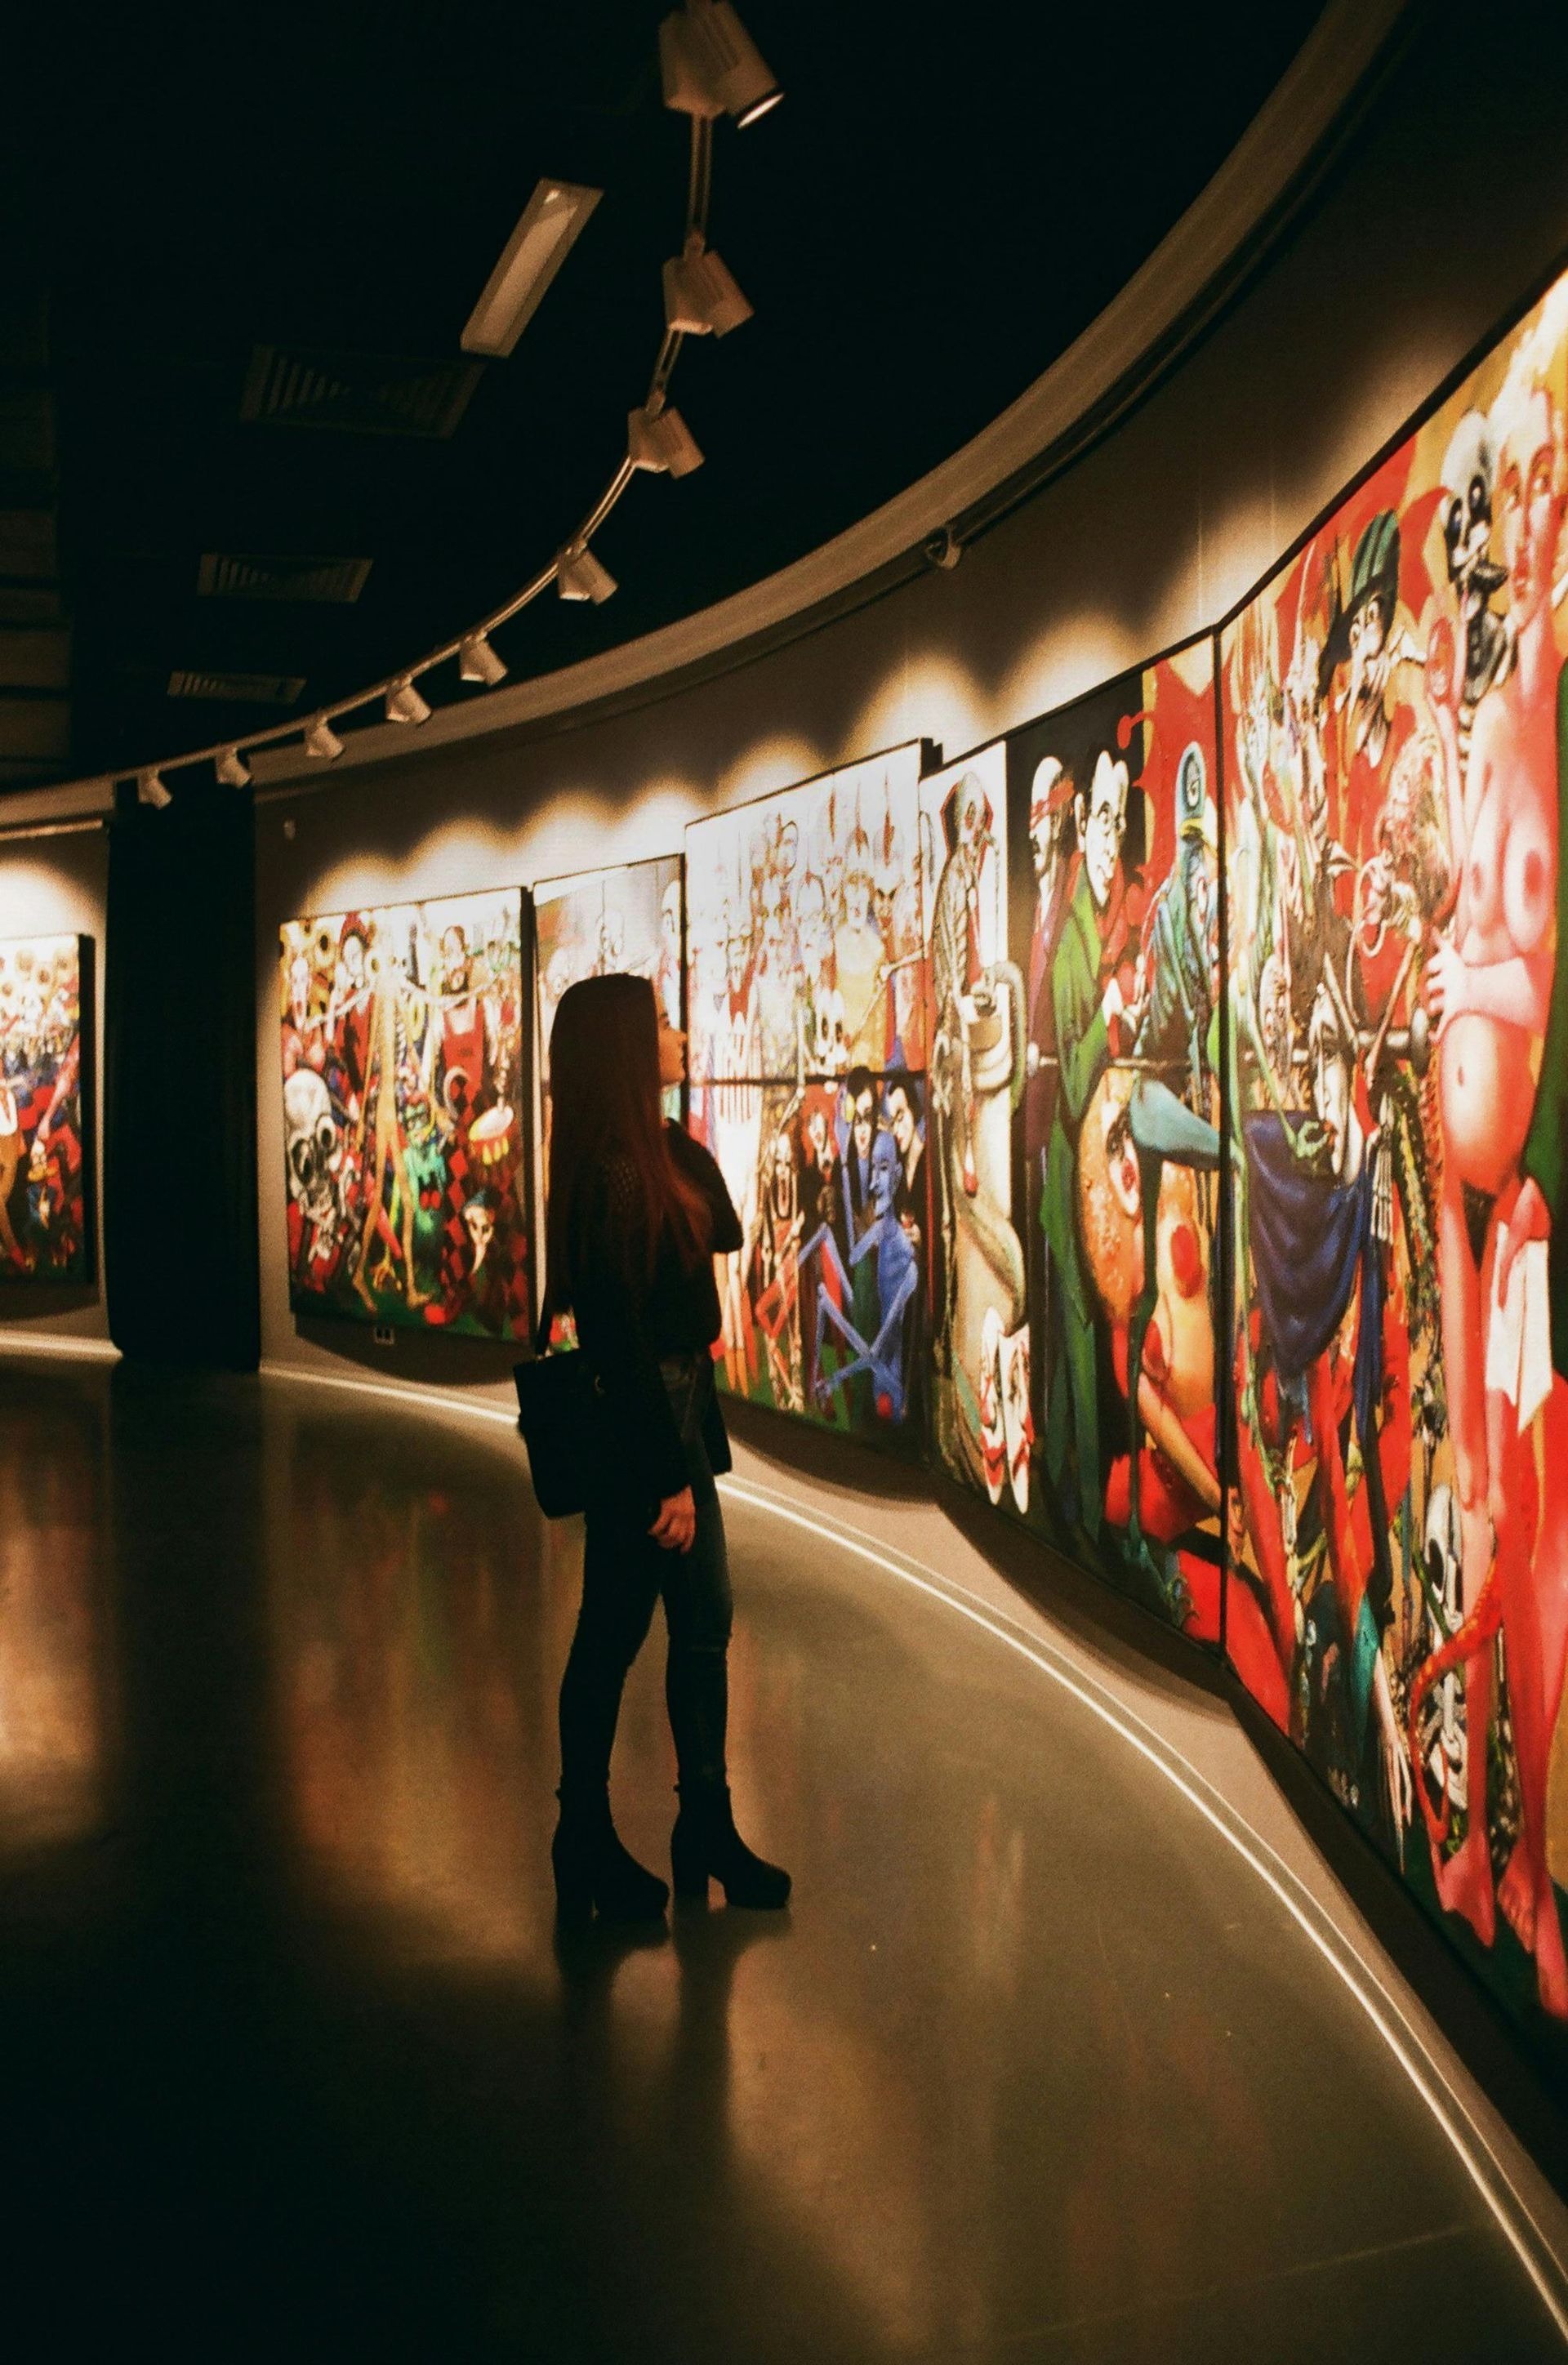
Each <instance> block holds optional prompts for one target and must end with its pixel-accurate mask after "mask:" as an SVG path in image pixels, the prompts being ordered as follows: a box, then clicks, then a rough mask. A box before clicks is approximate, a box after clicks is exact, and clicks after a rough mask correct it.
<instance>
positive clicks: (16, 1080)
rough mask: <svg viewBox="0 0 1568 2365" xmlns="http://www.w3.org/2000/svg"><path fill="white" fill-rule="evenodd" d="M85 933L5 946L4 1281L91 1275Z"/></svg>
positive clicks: (1, 1045) (0, 1158)
mask: <svg viewBox="0 0 1568 2365" xmlns="http://www.w3.org/2000/svg"><path fill="white" fill-rule="evenodd" d="M83 947H84V939H83V938H81V937H77V936H24V937H21V938H19V939H17V940H14V941H9V942H0V1282H7V1281H29V1282H32V1281H36V1282H61V1283H83V1282H85V1281H87V1280H88V1279H89V1278H90V1276H91V1270H92V1260H91V1241H90V1239H89V1238H88V1228H87V1218H86V1167H85V1138H84V1131H83V1083H82V1068H83V1050H82V960H83Z"/></svg>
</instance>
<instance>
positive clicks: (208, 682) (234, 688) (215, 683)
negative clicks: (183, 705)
mask: <svg viewBox="0 0 1568 2365" xmlns="http://www.w3.org/2000/svg"><path fill="white" fill-rule="evenodd" d="M304 688H305V677H304V675H303V674H297V673H197V672H195V671H194V670H190V669H188V668H182V669H180V670H179V671H177V672H174V673H172V674H171V675H170V676H169V695H170V697H171V698H214V699H221V700H222V701H224V702H225V703H226V704H229V705H233V706H292V705H293V704H294V702H295V701H296V699H297V698H298V696H299V694H300V692H301V691H302V690H303V689H304Z"/></svg>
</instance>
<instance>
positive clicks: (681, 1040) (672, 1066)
mask: <svg viewBox="0 0 1568 2365" xmlns="http://www.w3.org/2000/svg"><path fill="white" fill-rule="evenodd" d="M685 1081H686V1036H685V1033H684V1031H683V1029H682V1028H680V1027H678V1026H671V1025H670V1023H669V1021H668V1019H667V1018H666V1016H665V1014H664V1013H663V1011H662V1010H661V1011H660V1013H659V1082H660V1083H661V1084H666V1085H668V1084H680V1083H684V1082H685Z"/></svg>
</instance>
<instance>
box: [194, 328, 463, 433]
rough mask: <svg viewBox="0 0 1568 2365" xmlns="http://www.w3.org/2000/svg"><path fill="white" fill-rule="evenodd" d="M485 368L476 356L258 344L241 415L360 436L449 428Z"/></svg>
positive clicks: (268, 421) (443, 431) (275, 424)
mask: <svg viewBox="0 0 1568 2365" xmlns="http://www.w3.org/2000/svg"><path fill="white" fill-rule="evenodd" d="M480 367H481V364H479V363H477V362H437V361H422V362H421V361H409V360H405V359H399V358H398V357H396V356H393V357H388V356H387V355H386V354H384V353H380V354H378V353H330V352H327V351H326V350H325V349H323V348H321V347H316V346H312V347H305V346H292V347H284V346H282V345H257V346H256V348H255V349H254V351H253V352H252V355H251V366H250V369H249V371H248V372H247V373H246V377H245V391H244V393H243V395H242V396H241V399H240V416H241V419H250V420H262V421H264V422H266V423H268V424H270V425H272V426H274V427H335V428H338V429H340V430H342V431H345V432H349V433H352V434H358V435H425V436H445V435H450V434H451V433H452V431H453V429H454V427H455V426H456V424H457V422H458V420H460V419H461V418H462V416H463V414H464V412H465V410H466V409H467V408H468V398H469V396H470V395H471V394H472V393H473V391H474V388H475V387H476V386H477V384H478V382H479V373H480Z"/></svg>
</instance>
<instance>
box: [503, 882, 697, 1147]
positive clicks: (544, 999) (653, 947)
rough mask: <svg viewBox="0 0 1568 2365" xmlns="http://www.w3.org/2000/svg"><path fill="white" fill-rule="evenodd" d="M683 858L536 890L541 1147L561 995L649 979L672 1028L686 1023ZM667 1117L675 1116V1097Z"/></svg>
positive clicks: (669, 1103) (677, 1106)
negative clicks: (607, 980) (605, 982)
mask: <svg viewBox="0 0 1568 2365" xmlns="http://www.w3.org/2000/svg"><path fill="white" fill-rule="evenodd" d="M684 922H685V913H684V906H683V903H682V900H681V885H680V857H679V855H678V854H670V855H664V856H660V857H657V858H656V859H655V860H654V861H652V862H627V863H622V865H621V866H620V868H619V869H613V870H588V871H584V872H582V873H580V874H579V875H578V876H577V877H576V878H573V879H550V880H543V881H542V882H541V883H540V884H539V885H538V886H536V887H535V888H534V890H533V958H534V975H535V978H536V980H537V992H538V1018H539V1054H538V1056H539V1081H540V1089H541V1095H542V1101H543V1120H544V1131H543V1140H544V1144H545V1145H546V1149H547V1145H548V1141H549V1121H550V1097H549V1096H550V1030H551V1028H552V1027H553V1026H554V1023H555V1013H556V1011H557V1010H558V1009H559V1008H560V1006H561V996H562V995H563V994H564V993H565V992H566V988H567V987H568V986H569V985H576V984H577V981H578V979H579V978H584V977H610V976H616V975H622V976H628V975H629V976H632V977H645V978H646V979H647V980H648V981H649V982H650V983H651V984H652V986H653V988H654V991H655V993H656V994H657V996H658V1002H659V1008H660V1010H661V1011H662V1012H663V1014H664V1016H665V1018H666V1021H667V1023H668V1024H669V1025H670V1026H684V1024H685V1019H684V1017H683V1015H682V1014H683V1011H684V1009H685V1003H686V971H685V961H684V956H683V928H684ZM665 1114H666V1115H667V1116H673V1117H677V1118H678V1116H679V1115H680V1094H679V1093H678V1091H676V1092H673V1093H668V1094H666V1104H665Z"/></svg>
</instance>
